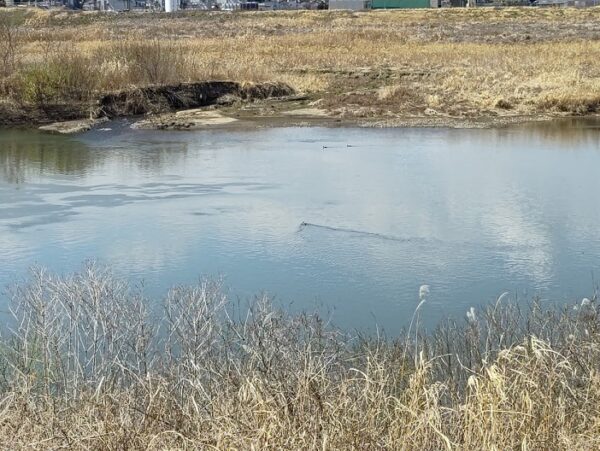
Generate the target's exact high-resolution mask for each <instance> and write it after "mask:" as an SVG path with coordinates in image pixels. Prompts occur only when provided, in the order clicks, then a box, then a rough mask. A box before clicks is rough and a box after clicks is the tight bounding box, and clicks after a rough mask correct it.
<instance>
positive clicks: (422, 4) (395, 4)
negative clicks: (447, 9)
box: [371, 0, 437, 9]
mask: <svg viewBox="0 0 600 451" xmlns="http://www.w3.org/2000/svg"><path fill="white" fill-rule="evenodd" d="M436 7H437V6H436ZM371 8H372V9H407V8H431V0H372V1H371Z"/></svg>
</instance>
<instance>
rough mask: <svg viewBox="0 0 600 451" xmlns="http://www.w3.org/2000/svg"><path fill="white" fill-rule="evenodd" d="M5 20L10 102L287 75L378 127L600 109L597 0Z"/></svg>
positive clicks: (320, 102)
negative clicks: (546, 5)
mask: <svg viewBox="0 0 600 451" xmlns="http://www.w3.org/2000/svg"><path fill="white" fill-rule="evenodd" d="M2 20H3V21H4V23H5V24H6V23H10V24H12V25H11V26H10V27H9V28H12V29H13V33H14V36H15V37H14V41H15V44H14V45H13V51H12V52H13V55H12V56H11V58H9V60H10V64H8V63H7V64H5V65H4V66H5V70H4V71H3V72H4V73H0V98H3V100H4V103H5V104H8V103H11V104H12V105H37V106H42V107H46V108H48V107H49V105H52V104H55V103H61V102H63V103H64V102H71V103H74V102H75V103H76V102H84V103H86V102H90V100H91V99H94V98H96V96H97V94H98V93H104V92H107V91H115V90H123V89H131V88H133V87H139V86H147V85H156V84H173V83H178V82H182V81H198V80H234V81H243V82H262V81H274V82H283V83H287V84H289V85H291V86H293V87H294V88H295V89H296V90H298V91H300V92H305V93H308V94H309V95H310V100H311V105H312V106H315V107H318V108H322V109H325V110H327V111H329V112H330V113H331V114H333V115H335V116H338V117H340V118H351V119H358V120H367V121H373V120H375V121H377V122H379V123H383V124H385V123H389V124H393V123H394V122H395V121H396V122H397V121H398V120H399V119H401V118H404V117H422V118H432V119H435V118H444V117H446V118H478V117H486V118H489V119H491V120H494V119H499V118H500V119H501V118H506V117H518V116H539V115H561V114H593V113H597V112H598V110H599V107H600V81H599V80H600V77H599V76H598V75H599V74H600V42H599V38H600V25H598V24H599V23H600V8H589V9H538V8H521V9H502V10H494V9H491V8H480V9H475V10H463V9H461V10H415V11H382V12H369V13H350V12H339V11H338V12H326V11H319V12H277V13H256V14H254V13H251V14H228V13H200V14H193V13H192V14H183V13H182V14H179V15H175V16H174V17H168V16H165V15H160V14H119V15H100V14H71V13H67V12H52V13H48V12H37V11H28V12H22V11H21V12H16V13H15V12H13V13H10V12H3V11H0V21H2ZM5 28H6V26H5ZM1 29H2V27H1V26H0V30H1ZM4 41H5V42H6V41H7V40H4ZM0 42H2V40H0ZM4 53H5V54H6V53H7V50H6V48H5V49H4ZM2 54H3V51H2V44H0V57H1V56H2ZM7 61H8V60H7ZM89 108H92V107H89Z"/></svg>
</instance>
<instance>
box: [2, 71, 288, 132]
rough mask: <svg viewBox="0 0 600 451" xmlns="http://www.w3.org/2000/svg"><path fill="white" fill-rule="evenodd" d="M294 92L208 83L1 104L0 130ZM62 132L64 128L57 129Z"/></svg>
mask: <svg viewBox="0 0 600 451" xmlns="http://www.w3.org/2000/svg"><path fill="white" fill-rule="evenodd" d="M293 94H294V90H293V89H292V88H291V87H289V86H287V85H285V84H283V83H257V84H254V83H248V84H242V83H237V82H230V81H208V82H199V83H181V84H178V85H173V86H152V87H146V88H138V89H132V90H128V91H121V92H117V93H109V94H106V95H103V96H101V97H100V98H99V99H98V100H97V101H95V102H91V103H79V102H72V103H65V104H48V105H38V106H35V107H34V106H30V105H15V104H9V103H0V126H39V125H45V124H52V123H56V122H67V121H80V120H83V119H86V120H87V119H98V118H111V119H112V118H117V117H126V116H140V115H145V114H161V113H168V112H174V111H179V110H187V109H194V108H200V107H208V106H212V105H215V106H228V105H232V104H239V105H242V104H244V103H248V102H253V101H257V100H265V99H269V98H280V97H283V98H285V97H289V96H291V95H293ZM56 127H58V128H60V126H58V125H57V126H56Z"/></svg>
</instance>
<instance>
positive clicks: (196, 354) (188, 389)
mask: <svg viewBox="0 0 600 451" xmlns="http://www.w3.org/2000/svg"><path fill="white" fill-rule="evenodd" d="M425 302H427V301H426V300H425ZM10 306H11V312H12V314H13V318H12V319H11V320H10V329H8V330H5V333H4V334H3V336H2V339H1V341H0V343H1V347H0V374H1V377H0V404H1V409H0V446H1V447H2V448H4V449H58V448H69V449H107V450H122V449H315V450H317V449H319V450H320V449H344V450H348V449H356V450H365V449H414V450H441V449H448V450H450V449H465V450H472V449H531V450H546V449H556V450H560V449H564V450H573V449H582V450H583V449H586V450H587V449H597V448H598V446H600V388H599V387H600V384H599V383H600V379H599V377H598V370H599V367H600V353H599V349H600V347H599V346H598V345H599V344H600V322H599V316H598V312H597V307H596V299H595V298H592V299H591V300H588V299H585V300H583V301H582V302H581V303H578V304H577V305H576V306H575V308H573V307H571V306H570V307H568V308H567V307H565V308H564V309H562V310H560V309H552V308H548V309H545V308H543V307H541V306H540V305H539V304H537V303H534V304H532V305H531V306H530V307H528V308H522V307H518V306H517V305H516V304H512V303H510V302H509V300H508V299H506V296H502V297H501V298H500V299H499V300H498V302H497V303H495V304H494V305H490V306H488V307H487V308H483V309H477V310H476V309H473V310H470V311H469V312H468V315H467V318H466V319H465V320H460V321H458V322H456V321H452V320H448V321H447V322H445V323H444V324H442V325H440V326H439V327H438V328H437V329H436V330H435V331H432V332H431V333H429V334H424V333H422V331H421V328H420V327H419V326H418V325H417V324H418V321H414V322H413V323H412V325H411V327H410V328H409V329H408V330H407V331H406V333H404V334H402V335H401V336H400V337H399V338H396V339H391V338H389V339H385V338H376V337H366V338H365V337H359V336H353V335H350V334H346V333H342V332H340V331H338V330H336V329H334V328H333V327H331V326H330V325H328V324H326V323H324V322H323V320H322V319H321V318H320V317H319V316H318V315H309V314H301V315H289V314H286V313H285V312H283V311H281V310H279V309H278V308H276V307H274V306H273V305H271V304H270V303H269V301H268V300H267V299H258V300H257V301H256V302H255V303H254V304H253V305H251V306H250V308H249V310H248V311H247V312H246V311H245V310H244V309H242V310H240V309H234V308H233V307H232V305H231V304H229V303H228V301H227V299H226V298H225V297H224V296H223V295H222V294H221V291H220V289H219V285H218V284H214V283H209V282H205V283H201V284H199V285H198V286H193V287H179V288H174V289H172V290H171V291H170V292H169V294H168V295H167V296H166V298H165V299H164V301H163V302H162V305H156V304H155V303H150V302H148V301H147V300H146V299H145V298H144V297H143V296H142V295H141V294H140V293H138V292H137V291H136V290H134V289H132V288H131V287H129V286H128V285H127V284H125V283H123V282H121V281H119V280H118V279H116V278H115V277H113V276H112V275H111V274H110V272H108V271H107V270H106V269H103V268H98V267H95V266H93V265H90V266H88V267H86V268H84V269H83V270H82V272H81V273H78V274H74V275H72V276H68V277H57V276H55V275H52V274H50V273H48V272H46V271H44V270H36V271H34V273H33V274H32V276H31V278H30V280H28V282H27V283H24V284H23V285H21V286H18V287H16V288H14V289H13V290H12V292H11V299H10ZM417 314H418V313H417Z"/></svg>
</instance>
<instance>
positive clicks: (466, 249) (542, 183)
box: [0, 121, 600, 334]
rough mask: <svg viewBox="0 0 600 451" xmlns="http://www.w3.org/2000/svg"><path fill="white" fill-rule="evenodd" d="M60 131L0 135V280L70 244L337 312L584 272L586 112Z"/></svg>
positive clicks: (451, 299) (473, 293)
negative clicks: (448, 121) (471, 122)
mask: <svg viewBox="0 0 600 451" xmlns="http://www.w3.org/2000/svg"><path fill="white" fill-rule="evenodd" d="M108 128H110V130H101V131H92V132H88V133H86V134H83V135H80V136H77V137H74V138H69V137H59V136H52V135H45V134H41V133H37V132H31V131H16V130H11V131H0V285H1V286H7V284H11V283H14V282H15V281H16V280H19V279H21V278H23V277H24V276H25V275H26V274H27V269H28V267H30V266H31V265H33V264H39V265H43V266H47V267H49V268H51V269H52V270H53V271H56V272H61V273H64V272H70V271H74V270H77V269H78V268H80V267H81V265H82V262H84V261H85V260H86V259H96V260H98V261H99V262H101V263H103V264H106V265H110V266H111V267H112V268H113V271H114V272H115V274H117V275H118V276H119V277H123V278H126V279H128V280H130V281H131V282H132V283H136V284H139V283H142V282H143V286H144V291H145V293H146V294H147V295H148V296H149V297H154V298H158V297H160V296H161V295H163V294H164V293H165V292H166V290H167V288H168V287H169V286H172V285H174V284H190V283H194V282H195V281H197V280H198V278H199V277H222V278H223V279H224V283H225V285H226V287H227V290H228V292H229V294H230V296H232V297H234V298H239V299H240V300H242V301H243V302H245V301H246V300H249V299H251V298H252V296H254V295H256V294H260V293H262V292H266V293H269V294H271V295H273V296H275V298H276V302H278V303H279V304H281V305H284V306H285V307H286V308H290V309H292V310H302V309H309V310H312V309H315V308H318V309H321V310H323V311H326V312H327V314H328V315H329V316H330V317H331V320H332V321H333V323H335V324H337V325H339V326H341V327H344V328H358V329H362V330H374V328H375V325H377V326H378V327H381V328H383V329H385V330H386V331H387V332H388V333H391V334H393V333H395V332H396V331H397V330H399V328H400V327H402V326H404V325H406V324H407V323H408V322H409V321H410V317H411V315H412V314H413V311H414V309H415V307H416V305H417V304H418V301H419V299H418V292H419V286H420V285H422V284H428V285H429V286H430V294H429V296H428V297H427V301H426V303H425V304H424V305H423V310H422V318H423V320H424V321H425V322H426V323H427V324H429V325H433V324H435V322H437V321H439V320H440V319H441V318H443V317H445V316H446V315H451V316H454V317H456V318H462V317H464V314H465V312H466V310H467V309H468V308H469V307H471V306H475V307H477V306H478V305H481V304H483V303H486V302H490V301H493V300H494V299H496V298H497V297H498V296H499V295H500V294H501V293H503V292H505V291H508V292H510V294H511V296H512V297H516V298H518V299H520V300H521V302H527V301H529V300H531V299H533V298H534V297H541V298H542V299H543V300H544V301H545V302H550V301H553V302H554V301H555V302H564V301H573V300H577V299H580V298H581V297H583V296H590V295H591V294H593V290H594V287H595V285H596V283H595V281H594V280H595V279H594V274H596V275H597V276H598V277H600V200H599V199H598V196H599V195H600V176H599V175H600V128H599V125H598V124H597V123H596V124H594V123H591V122H577V121H565V122H560V123H552V124H541V125H529V126H520V127H511V128H507V129H495V130H452V129H353V128H272V129H268V128H267V129H252V130H250V129H248V130H236V131H231V130H214V131H202V132H151V131H133V130H130V129H129V128H128V127H126V125H125V124H119V123H115V124H111V125H110V126H109V127H108Z"/></svg>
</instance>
